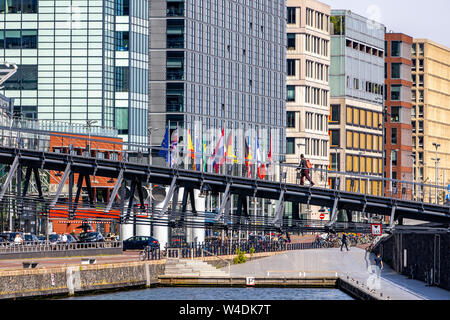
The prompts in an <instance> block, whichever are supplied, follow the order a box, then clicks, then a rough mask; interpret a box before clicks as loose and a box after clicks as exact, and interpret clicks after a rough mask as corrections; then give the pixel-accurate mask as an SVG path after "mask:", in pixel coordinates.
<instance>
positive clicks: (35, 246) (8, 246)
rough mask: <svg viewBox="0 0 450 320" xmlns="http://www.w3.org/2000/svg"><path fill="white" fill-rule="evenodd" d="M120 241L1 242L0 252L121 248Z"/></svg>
mask: <svg viewBox="0 0 450 320" xmlns="http://www.w3.org/2000/svg"><path fill="white" fill-rule="evenodd" d="M121 247H122V242H120V241H105V242H86V243H78V242H74V243H46V242H42V243H37V242H34V241H25V242H23V243H22V244H14V243H4V242H3V243H0V254H2V253H22V252H43V251H45V252H46V251H67V250H81V249H105V248H121Z"/></svg>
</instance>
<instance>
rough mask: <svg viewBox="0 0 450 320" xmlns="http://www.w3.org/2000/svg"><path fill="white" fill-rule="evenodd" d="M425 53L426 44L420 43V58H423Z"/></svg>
mask: <svg viewBox="0 0 450 320" xmlns="http://www.w3.org/2000/svg"><path fill="white" fill-rule="evenodd" d="M423 53H424V44H423V43H419V56H423Z"/></svg>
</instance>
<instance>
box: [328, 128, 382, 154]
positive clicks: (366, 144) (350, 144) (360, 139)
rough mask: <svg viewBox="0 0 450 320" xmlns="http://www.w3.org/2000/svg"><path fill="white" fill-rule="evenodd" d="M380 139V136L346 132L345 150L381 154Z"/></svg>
mask: <svg viewBox="0 0 450 320" xmlns="http://www.w3.org/2000/svg"><path fill="white" fill-rule="evenodd" d="M332 131H336V130H332ZM332 137H333V136H332ZM382 138H383V136H382V135H377V134H370V133H364V132H357V131H351V130H347V149H353V150H364V151H369V152H381V151H382V150H383V140H382ZM332 142H336V141H332ZM335 146H339V145H335Z"/></svg>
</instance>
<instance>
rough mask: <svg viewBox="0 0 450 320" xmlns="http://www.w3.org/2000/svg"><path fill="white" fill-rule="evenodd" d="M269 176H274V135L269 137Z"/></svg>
mask: <svg viewBox="0 0 450 320" xmlns="http://www.w3.org/2000/svg"><path fill="white" fill-rule="evenodd" d="M267 162H268V164H267V169H268V171H269V176H273V157H272V136H270V137H269V154H268V155H267Z"/></svg>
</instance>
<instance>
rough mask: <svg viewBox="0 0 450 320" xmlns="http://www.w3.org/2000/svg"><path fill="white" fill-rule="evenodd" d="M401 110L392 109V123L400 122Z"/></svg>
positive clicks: (398, 108) (397, 108)
mask: <svg viewBox="0 0 450 320" xmlns="http://www.w3.org/2000/svg"><path fill="white" fill-rule="evenodd" d="M400 108H401V107H391V122H400Z"/></svg>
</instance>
